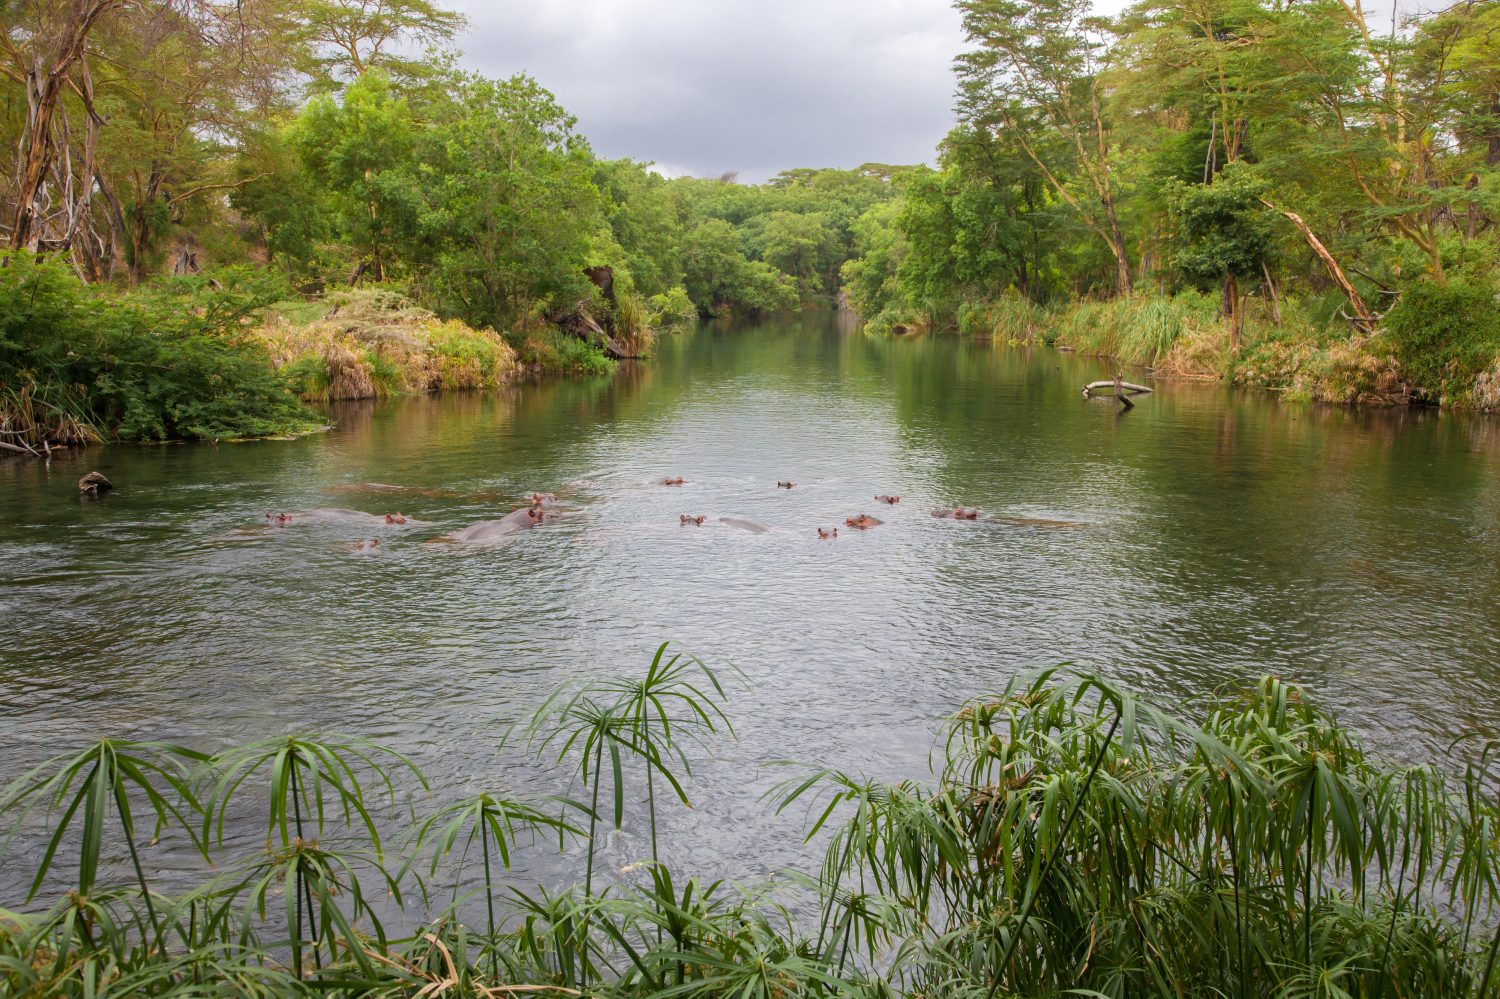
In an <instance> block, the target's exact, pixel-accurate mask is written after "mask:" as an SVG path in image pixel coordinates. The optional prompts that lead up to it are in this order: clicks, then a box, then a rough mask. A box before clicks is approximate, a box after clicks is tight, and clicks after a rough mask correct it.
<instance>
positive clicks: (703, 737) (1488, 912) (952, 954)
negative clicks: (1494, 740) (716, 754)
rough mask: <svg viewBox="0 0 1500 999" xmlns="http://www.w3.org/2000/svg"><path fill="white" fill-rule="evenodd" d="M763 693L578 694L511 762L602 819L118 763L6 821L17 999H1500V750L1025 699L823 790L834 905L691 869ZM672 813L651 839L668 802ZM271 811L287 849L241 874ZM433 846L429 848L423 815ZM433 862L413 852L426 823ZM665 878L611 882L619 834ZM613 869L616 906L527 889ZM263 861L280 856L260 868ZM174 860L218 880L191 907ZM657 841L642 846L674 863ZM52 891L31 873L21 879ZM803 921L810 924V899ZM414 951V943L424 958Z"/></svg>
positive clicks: (700, 667)
mask: <svg viewBox="0 0 1500 999" xmlns="http://www.w3.org/2000/svg"><path fill="white" fill-rule="evenodd" d="M731 686H732V685H727V684H726V683H724V682H721V680H720V678H719V677H718V676H717V675H716V673H715V672H714V671H713V670H711V669H710V668H709V667H707V666H706V665H704V664H702V663H700V662H698V661H697V660H695V659H693V658H692V657H689V656H686V655H681V654H672V653H671V651H670V649H669V648H668V647H667V646H663V647H661V648H660V649H659V650H658V651H657V653H656V655H655V657H654V658H653V659H652V661H651V663H650V665H649V667H648V668H647V669H646V671H645V673H644V675H642V676H640V677H639V678H637V679H620V680H613V681H595V682H593V683H589V684H586V685H583V686H578V687H569V688H566V689H564V690H562V691H560V692H559V693H557V694H555V695H554V696H552V697H551V698H549V699H548V700H547V701H545V702H544V703H543V704H542V705H541V706H540V708H539V709H537V711H536V712H535V714H534V716H533V717H532V718H531V719H530V720H529V721H527V722H524V723H523V724H521V725H519V726H517V727H515V728H514V729H512V730H511V731H510V733H509V735H508V736H506V737H500V736H497V738H502V741H508V742H509V743H510V744H511V745H513V746H515V747H516V748H518V749H520V750H522V751H527V752H531V753H533V754H535V755H537V756H538V757H539V758H542V759H546V760H551V761H554V762H555V763H556V764H557V765H558V766H559V767H560V768H562V770H563V771H564V772H569V771H571V772H572V774H573V775H574V778H575V779H576V786H577V787H578V788H579V789H580V790H581V792H582V793H581V795H577V797H576V800H575V799H574V798H555V799H537V800H531V801H526V800H518V799H516V798H514V797H512V796H510V795H507V794H505V793H504V792H503V791H501V790H499V789H491V790H488V791H483V792H480V793H476V794H473V795H471V796H468V797H465V798H461V799H458V800H441V801H440V803H439V804H437V805H436V806H435V807H433V806H429V804H428V800H429V795H428V785H427V781H426V778H425V777H424V776H423V774H422V772H421V770H420V768H419V766H418V764H417V763H416V761H414V760H411V759H409V758H406V757H404V756H401V755H399V754H397V753H394V752H392V751H390V750H388V749H384V748H382V747H380V746H378V745H376V744H373V743H371V742H368V741H366V740H363V739H359V738H353V737H328V736H297V735H291V736H277V737H272V738H268V739H267V740H265V741H264V742H261V743H256V744H254V745H250V746H244V747H237V748H231V749H226V750H222V751H220V752H217V753H213V754H206V753H203V752H199V751H196V750H193V749H189V748H185V747H182V746H173V745H167V744H161V743H137V742H121V741H112V740H107V739H106V740H101V741H98V742H96V743H93V744H91V745H88V746H85V747H81V748H79V747H75V748H72V749H69V750H68V751H67V752H65V753H63V754H62V755H60V756H59V757H57V758H56V759H54V760H51V761H49V762H46V763H44V764H42V765H40V766H38V767H37V768H36V769H35V770H34V771H32V772H31V773H29V774H28V775H26V776H24V777H23V778H21V779H19V780H18V781H16V782H15V783H14V784H13V785H12V786H10V787H9V788H8V789H6V790H5V791H4V793H3V796H0V814H3V815H4V818H5V820H6V823H7V825H8V827H9V829H10V837H9V838H7V839H6V840H5V841H4V844H5V848H6V851H7V853H9V852H10V851H11V850H13V849H14V847H15V843H16V839H15V837H16V836H17V835H24V836H26V837H28V838H29V837H36V838H37V848H36V849H34V850H31V851H29V852H28V853H27V854H25V856H28V857H31V858H34V860H33V862H32V863H33V867H34V878H33V879H32V880H31V888H30V897H29V898H28V899H27V900H26V901H27V902H28V903H32V902H34V901H35V899H36V898H37V897H38V896H40V895H42V894H44V893H45V894H50V893H52V892H56V891H61V889H62V888H63V886H64V885H70V887H69V888H68V890H67V891H66V892H65V893H63V894H62V896H61V897H60V898H59V900H58V901H57V903H56V904H55V905H54V906H53V907H52V908H50V909H38V910H35V911H31V912H29V913H25V914H23V913H19V912H0V986H3V988H4V991H5V993H6V994H7V995H13V996H100V997H105V996H114V995H119V996H124V995H131V996H135V995H160V996H167V995H183V996H186V995H222V994H231V993H232V994H235V995H264V996H289V995H303V994H319V995H351V996H352V995H424V996H441V995H453V996H498V995H516V994H533V993H534V994H555V995H560V996H576V995H581V994H598V995H622V996H623V995H668V996H670V995H682V996H688V995H700V996H721V995H735V996H741V997H750V999H755V997H764V999H780V997H785V996H793V995H849V996H856V995H869V996H893V995H898V994H908V995H931V996H942V995H952V996H968V997H975V999H977V997H980V996H984V997H987V999H994V997H997V996H1023V995H1024V996H1051V995H1101V996H1110V997H1126V996H1199V995H1222V996H1276V997H1294V996H1295V997H1302V996H1308V997H1313V996H1318V997H1345V996H1359V997H1376V996H1392V997H1394V996H1439V995H1443V996H1461V995H1462V996H1491V995H1494V994H1495V993H1496V991H1497V990H1500V978H1497V969H1496V963H1497V961H1496V958H1497V946H1500V936H1497V927H1496V924H1495V918H1494V917H1495V901H1496V897H1495V884H1496V880H1495V879H1496V875H1497V873H1500V860H1497V852H1496V829H1497V828H1500V808H1497V802H1496V799H1495V795H1494V791H1493V788H1494V783H1493V778H1494V776H1495V775H1494V773H1493V772H1492V766H1493V762H1494V747H1492V746H1475V747H1472V749H1473V752H1472V753H1471V754H1469V757H1470V758H1471V759H1472V760H1473V762H1472V763H1471V765H1469V766H1468V767H1467V768H1466V769H1464V770H1463V771H1462V772H1459V773H1446V772H1444V771H1443V770H1441V769H1440V768H1438V767H1436V766H1431V765H1428V766H1387V765H1383V764H1381V763H1380V762H1379V761H1376V760H1374V759H1371V758H1369V757H1368V756H1367V755H1366V754H1365V753H1364V752H1363V751H1362V750H1361V748H1360V746H1359V744H1358V743H1357V742H1356V741H1355V740H1354V739H1353V738H1352V737H1351V736H1350V735H1349V734H1348V733H1347V732H1346V731H1345V730H1343V729H1341V728H1340V727H1339V725H1338V724H1337V723H1336V722H1335V721H1333V720H1332V719H1330V718H1329V717H1327V716H1326V715H1324V714H1322V713H1320V712H1319V711H1317V710H1316V709H1315V708H1314V707H1313V706H1312V705H1311V704H1309V703H1308V701H1307V699H1306V697H1305V696H1304V694H1303V692H1302V691H1301V690H1300V689H1299V688H1297V687H1295V686H1293V685H1290V684H1287V683H1284V682H1282V681H1279V680H1276V679H1273V678H1266V679H1264V680H1262V681H1260V682H1259V683H1258V684H1257V685H1255V686H1254V687H1253V688H1252V689H1248V690H1245V691H1243V692H1239V693H1229V694H1225V695H1223V696H1222V697H1220V698H1219V699H1218V700H1215V701H1213V702H1211V703H1207V704H1204V705H1202V706H1201V708H1200V711H1199V714H1198V716H1197V717H1198V720H1197V721H1187V720H1184V719H1182V718H1179V717H1176V716H1174V715H1171V714H1168V713H1166V712H1163V711H1161V710H1159V709H1157V708H1155V707H1153V706H1152V705H1150V704H1149V703H1148V702H1145V701H1142V700H1140V699H1138V698H1137V697H1136V696H1134V695H1132V694H1131V693H1129V692H1128V691H1125V690H1122V689H1120V688H1119V687H1117V686H1114V685H1112V684H1110V683H1109V682H1107V681H1105V680H1103V679H1100V678H1098V677H1094V676H1088V675H1071V674H1068V673H1066V672H1063V671H1058V670H1046V671H1041V672H1038V673H1035V674H1030V675H1026V676H1022V677H1018V678H1017V679H1015V680H1014V681H1012V682H1011V683H1010V684H1009V685H1008V686H1007V688H1006V689H1005V690H1003V691H1000V692H999V693H997V694H996V695H993V696H988V697H984V698H980V699H976V700H974V701H972V702H970V703H968V704H966V705H964V706H963V707H962V708H961V710H959V711H958V712H957V713H956V714H954V715H953V716H952V717H950V718H949V719H947V721H946V722H945V723H944V725H943V728H942V731H941V733H940V734H939V736H938V739H937V744H936V745H937V748H936V756H937V758H938V759H939V760H940V761H941V766H940V767H939V768H938V769H937V771H936V772H935V773H934V774H932V775H931V776H930V777H929V778H927V779H926V780H918V779H912V780H906V781H901V782H899V783H893V784H886V783H881V782H878V781H872V780H869V779H866V778H864V777H860V776H858V775H854V774H848V773H842V772H838V771H832V770H818V769H812V770H808V769H804V768H800V767H791V766H788V768H787V773H788V776H787V777H786V778H785V779H784V780H783V781H781V782H780V783H779V784H778V785H776V786H775V788H774V789H773V790H772V791H770V792H769V793H768V795H767V800H766V807H768V808H773V809H775V810H776V811H777V812H778V813H792V814H796V813H800V814H803V815H804V816H805V822H806V824H807V837H808V840H809V841H813V840H814V839H816V840H817V841H818V842H819V843H821V844H822V845H823V847H824V850H825V860H824V862H823V864H822V867H821V869H820V871H819V872H818V873H817V874H816V875H815V876H811V877H805V876H801V875H788V876H786V877H785V878H783V879H781V881H780V882H778V883H776V884H770V885H761V886H753V887H752V886H739V885H730V884H727V883H725V882H720V881H714V882H705V881H702V880H699V879H696V878H692V877H691V876H687V875H685V874H684V872H681V871H674V870H672V869H671V866H670V865H669V864H668V863H666V862H665V861H664V858H662V857H661V856H659V853H658V847H657V823H658V819H659V814H660V809H662V808H664V807H668V805H669V804H672V803H677V804H681V805H686V804H687V803H688V801H689V800H690V793H689V789H690V786H691V784H690V780H691V762H692V756H693V754H695V753H698V752H711V751H712V749H711V743H712V741H713V740H715V739H719V738H726V737H730V736H732V732H733V730H732V727H731V724H730V718H729V714H728V711H727V701H728V696H729V691H730V689H731ZM632 803H639V807H638V806H637V805H636V804H632ZM257 810H258V811H259V812H260V815H261V818H260V820H259V821H260V823H261V829H262V831H263V833H264V839H265V841H264V846H262V847H258V848H251V849H249V851H248V852H247V853H245V854H244V855H241V856H233V855H229V856H225V855H224V853H225V850H224V847H223V843H224V836H225V827H226V825H228V824H229V823H230V822H231V821H232V819H231V817H237V818H238V819H239V820H240V821H253V814H254V813H255V812H256V811H257ZM409 813H415V814H409ZM393 822H395V823H397V824H398V825H399V826H400V827H401V830H402V831H401V832H400V833H399V834H397V835H394V836H393V835H392V828H391V826H392V823H393ZM627 826H635V827H637V828H638V829H639V830H640V831H641V832H642V834H643V835H644V834H649V842H650V856H649V857H642V858H640V862H639V863H638V864H632V865H631V866H630V867H628V868H626V869H625V870H624V871H622V872H619V874H618V875H617V874H616V873H615V872H612V871H603V870H600V865H599V858H598V857H597V856H596V845H597V843H598V842H599V839H600V836H601V835H603V831H604V830H606V829H609V828H613V829H616V830H618V829H621V828H622V827H627ZM554 837H561V838H563V839H564V840H566V839H570V838H579V837H581V838H582V839H583V841H584V843H585V844H586V846H587V850H586V853H585V855H584V861H583V863H584V865H585V866H584V870H583V871H582V872H581V874H582V879H583V883H582V885H581V886H578V887H574V888H571V889H566V890H561V891H552V890H548V889H545V888H541V887H531V888H527V887H523V886H521V885H519V884H517V883H516V880H517V879H516V878H514V877H513V876H512V875H510V874H509V873H508V871H509V870H510V868H511V867H512V865H513V863H515V862H516V859H517V856H518V853H519V851H521V850H523V849H527V848H536V849H542V848H544V847H541V846H537V845H536V841H537V840H542V841H545V840H547V839H551V838H554ZM253 838H254V839H258V838H259V834H256V835H255V836H254V837H253ZM158 840H161V841H162V842H163V843H165V844H169V845H174V846H178V847H188V846H190V847H191V848H192V850H194V851H196V852H198V853H201V855H202V857H203V858H204V859H205V861H212V863H213V867H212V871H213V872H214V873H213V874H212V876H211V877H209V878H208V880H206V881H205V882H204V883H203V884H202V885H201V886H200V887H198V888H196V889H194V890H192V891H189V892H187V893H185V894H183V895H180V896H176V897H168V896H165V895H162V894H159V893H157V892H156V891H155V890H154V889H153V886H152V884H151V882H150V879H149V878H148V876H147V874H146V871H147V869H148V868H149V867H150V866H151V863H150V859H151V853H152V852H153V851H154V850H157V849H161V848H162V847H159V846H158V845H157V844H158ZM645 841H646V840H645V839H643V840H642V842H643V843H644V842H645ZM17 863H18V861H17V860H12V861H8V866H10V867H14V866H15V865H16V864H17ZM778 899H779V900H780V901H778ZM397 919H399V920H400V921H401V922H402V924H403V926H406V927H409V929H407V930H406V931H404V932H402V933H399V934H398V933H394V932H390V931H388V930H387V929H386V924H387V923H394V922H395V921H396V920H397Z"/></svg>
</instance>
